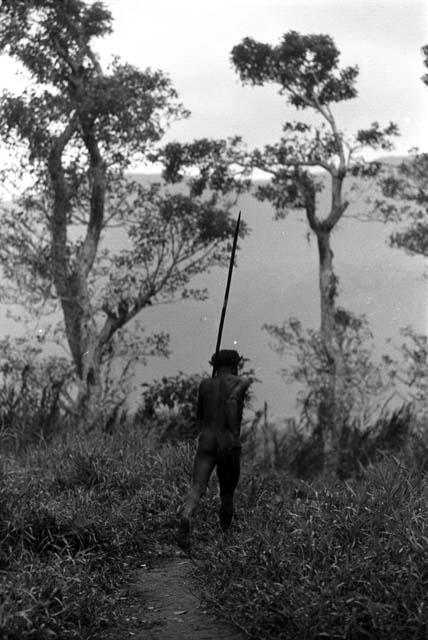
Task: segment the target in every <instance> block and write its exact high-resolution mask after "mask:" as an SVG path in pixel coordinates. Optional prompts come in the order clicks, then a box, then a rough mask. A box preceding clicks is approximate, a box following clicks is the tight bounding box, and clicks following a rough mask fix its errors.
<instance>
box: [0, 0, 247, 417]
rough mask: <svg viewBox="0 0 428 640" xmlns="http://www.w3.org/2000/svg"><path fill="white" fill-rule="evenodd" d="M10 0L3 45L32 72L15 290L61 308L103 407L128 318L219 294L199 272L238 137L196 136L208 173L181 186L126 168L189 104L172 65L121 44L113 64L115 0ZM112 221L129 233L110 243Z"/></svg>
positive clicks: (5, 226)
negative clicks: (159, 64) (106, 53)
mask: <svg viewBox="0 0 428 640" xmlns="http://www.w3.org/2000/svg"><path fill="white" fill-rule="evenodd" d="M0 11H1V15H2V23H1V27H0V50H1V51H3V52H4V53H6V54H8V55H9V56H11V57H12V58H14V59H15V60H17V61H18V62H19V63H20V64H21V65H22V66H23V68H24V70H25V72H26V73H27V75H28V76H29V79H30V82H29V88H28V89H27V90H26V91H24V92H23V93H22V94H21V95H18V96H16V95H11V94H8V93H6V92H3V94H2V96H1V100H0V121H1V124H0V135H1V137H2V138H3V140H4V142H5V143H6V144H7V145H9V147H10V148H12V147H13V148H18V149H20V150H23V153H22V158H20V159H21V173H20V176H22V175H23V174H26V175H27V176H28V175H30V176H31V177H32V183H31V184H30V186H29V187H28V188H27V189H26V190H25V191H24V193H22V194H21V197H19V198H18V199H17V201H16V202H15V203H14V205H13V206H12V207H4V208H3V211H2V218H3V219H2V225H1V227H2V230H1V235H2V237H1V240H3V242H1V243H0V244H1V246H2V249H1V251H0V263H1V264H2V266H3V267H4V271H5V275H6V276H7V277H8V278H9V281H10V286H8V287H5V293H6V294H7V296H8V300H9V301H11V302H17V301H19V302H23V303H24V305H26V306H27V308H28V310H29V311H30V312H31V313H42V312H47V313H53V312H55V311H57V310H58V308H60V309H61V312H62V315H63V319H64V323H63V328H64V335H65V336H66V338H67V341H68V346H69V349H70V353H71V357H72V359H73V363H74V366H75V370H76V374H77V379H78V380H79V384H80V387H81V389H80V395H79V397H80V400H81V406H82V408H85V407H87V408H89V407H90V406H91V402H90V399H91V397H93V396H96V395H98V396H99V395H100V388H101V380H100V368H101V364H102V362H103V361H104V360H105V357H106V353H108V352H109V350H110V343H111V341H112V340H113V337H114V336H115V334H116V333H117V332H119V331H120V330H121V329H122V328H123V327H125V325H127V324H128V323H130V322H131V321H132V320H133V319H134V318H135V317H136V316H137V315H138V314H139V313H140V312H141V311H142V310H143V309H145V308H146V307H147V306H149V305H152V304H156V303H158V302H165V301H166V300H167V301H172V300H175V299H178V298H180V297H189V296H193V297H196V298H200V297H203V296H204V295H205V294H206V292H205V291H199V290H196V289H193V288H192V287H191V286H190V281H191V279H192V277H193V276H194V275H196V274H198V273H200V272H202V271H205V270H207V269H209V268H210V267H211V266H213V265H222V264H223V263H224V260H225V254H226V252H227V249H228V244H229V237H230V235H231V229H232V224H231V221H230V218H229V216H230V209H231V206H232V204H233V202H234V200H235V198H236V192H237V191H239V190H240V189H241V187H240V185H239V181H238V180H235V178H234V177H233V175H232V174H231V173H230V172H229V170H228V168H227V167H226V166H223V167H222V169H221V170H220V169H219V168H214V169H213V171H214V172H212V171H211V168H212V167H213V163H214V162H215V159H216V158H217V157H218V156H219V154H221V153H223V152H224V150H225V144H226V143H224V141H210V140H202V141H197V142H195V143H193V144H192V145H188V146H187V147H186V151H185V158H184V156H183V161H184V163H185V164H186V168H188V167H189V166H192V167H194V168H195V169H196V173H197V174H200V177H199V178H196V177H195V178H194V179H192V180H191V181H190V183H186V182H183V185H182V187H183V188H182V189H181V190H180V191H179V192H177V191H175V192H171V191H168V190H167V189H166V188H165V187H164V185H161V184H160V183H159V184H150V181H149V184H141V182H139V181H138V180H133V179H132V178H130V177H129V176H125V171H126V170H128V169H129V167H130V165H131V164H132V163H135V162H142V161H144V162H146V163H147V161H149V162H151V161H153V160H156V159H161V157H163V156H162V154H161V153H160V151H159V149H158V143H159V141H160V139H161V138H162V136H163V134H164V133H165V130H166V127H167V126H168V125H169V123H170V122H171V120H173V119H175V118H185V117H187V116H188V112H187V111H186V110H185V109H184V108H183V107H182V105H181V103H180V102H179V100H178V96H177V93H176V91H175V89H174V87H173V86H172V84H171V81H170V80H169V78H168V77H167V76H166V75H165V74H164V73H162V72H161V71H153V70H151V69H146V70H145V71H140V70H139V69H136V68H135V67H133V66H131V65H129V64H126V63H123V62H121V61H120V60H119V59H117V58H114V59H113V60H112V61H111V64H110V66H109V67H108V68H107V69H106V70H104V69H102V68H101V65H100V62H99V60H98V58H97V55H96V53H95V51H94V49H93V41H94V39H96V38H97V37H101V36H105V35H107V34H108V33H110V32H111V29H112V16H111V14H110V13H109V11H108V10H107V9H106V8H105V7H104V6H103V5H102V4H101V3H98V2H93V3H89V4H88V3H86V2H83V1H82V0H68V1H67V2H66V3H57V2H53V1H52V0H31V1H30V2H27V0H19V1H18V2H16V3H9V2H7V3H4V4H3V5H2V8H1V10H0ZM226 147H227V144H226ZM172 148H173V149H174V150H175V151H174V153H175V152H176V151H177V149H178V148H179V145H178V144H175V145H174V144H173V145H172ZM207 171H208V172H211V173H210V176H209V179H208V180H207V174H206V172H207ZM166 173H168V171H166ZM169 173H170V172H169ZM213 190H214V191H213ZM111 228H115V229H119V231H118V232H117V236H118V239H119V242H118V244H119V246H117V243H116V246H115V247H112V243H111V242H110V244H109V241H108V237H109V236H108V230H109V229H111ZM242 231H243V232H244V227H243V229H242ZM158 342H159V341H158ZM155 343H156V337H153V339H152V347H153V345H154V344H155ZM159 344H160V342H159ZM158 354H159V355H161V354H165V350H164V349H162V348H161V349H160V350H159V351H158ZM143 355H144V352H143ZM98 399H99V397H98ZM88 410H89V409H88ZM92 414H94V411H92Z"/></svg>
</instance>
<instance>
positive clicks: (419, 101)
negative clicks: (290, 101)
mask: <svg viewBox="0 0 428 640" xmlns="http://www.w3.org/2000/svg"><path fill="white" fill-rule="evenodd" d="M105 4H106V5H107V6H108V7H109V8H110V10H111V12H112V14H113V17H114V32H113V34H112V35H111V36H109V37H108V38H106V39H105V40H103V41H100V42H99V43H98V44H97V48H98V50H99V51H100V53H101V55H102V60H103V61H104V62H106V61H107V59H108V58H109V57H110V56H111V55H112V54H118V55H120V56H121V57H122V58H123V59H125V60H126V61H128V62H131V63H133V64H135V65H137V66H139V67H141V68H145V67H148V66H149V67H152V68H159V69H162V70H163V71H165V72H166V73H168V74H169V75H170V77H171V79H172V81H173V83H174V85H175V87H176V88H177V90H178V92H179V94H180V97H181V99H182V101H183V103H184V105H185V106H186V107H187V108H188V109H190V111H191V112H192V115H191V117H190V118H189V119H188V120H187V121H182V122H181V123H176V124H174V126H173V128H172V130H171V131H170V132H169V134H168V138H169V139H171V138H175V139H179V140H182V141H185V140H190V139H193V138H197V137H201V136H209V137H211V136H212V137H225V136H230V135H235V134H240V135H242V136H243V138H244V139H245V140H246V141H247V142H248V144H249V146H250V147H252V146H255V145H257V146H260V145H263V144H266V143H272V142H274V141H276V140H277V139H278V137H279V134H280V131H281V124H282V123H283V122H284V121H285V120H292V119H294V118H295V117H296V115H297V114H296V112H295V111H294V110H293V109H292V108H290V107H287V106H286V104H285V101H284V98H282V97H280V96H278V94H277V89H276V88H275V87H274V86H271V87H258V88H251V87H242V85H241V84H240V82H239V79H238V77H237V75H236V74H235V72H234V70H233V69H232V66H231V63H230V51H231V49H232V47H233V46H234V45H235V44H237V43H239V42H240V41H241V40H242V38H244V37H245V36H251V37H253V38H255V39H259V40H262V41H265V42H270V43H272V44H275V43H277V42H278V41H279V39H280V37H281V35H282V34H283V33H285V32H286V31H288V30H290V29H294V30H297V31H299V32H301V33H325V34H329V35H330V36H332V37H333V39H334V40H335V42H336V44H337V46H338V47H339V49H340V51H341V52H342V57H341V63H342V64H344V65H348V64H358V65H359V68H360V76H359V80H358V91H359V96H358V98H357V99H355V100H351V101H349V102H347V103H344V104H342V105H338V106H336V108H335V113H336V116H337V119H338V123H339V126H340V127H341V128H343V129H344V130H345V131H347V132H348V133H352V132H353V131H355V130H356V129H358V128H359V127H362V126H366V125H368V124H370V123H371V122H372V121H373V120H378V121H379V122H380V123H381V124H383V123H385V124H387V123H388V122H389V121H390V120H393V121H395V122H397V123H398V125H399V127H400V130H401V132H402V137H401V139H399V140H398V142H397V145H396V152H397V153H400V154H401V153H406V152H407V151H408V150H409V149H410V148H411V147H414V146H418V147H419V148H421V149H422V150H427V149H428V87H426V86H425V85H424V84H423V83H422V82H421V80H420V78H421V75H422V74H423V73H424V71H426V69H425V68H424V66H423V64H422V55H421V51H420V49H421V47H422V46H423V45H424V44H428V2H427V0H216V2H208V0H180V1H177V0H156V1H152V2H148V1H147V0H106V1H105ZM12 72H13V67H12V65H11V63H10V61H8V60H5V59H4V58H3V59H0V76H1V77H2V82H3V86H6V87H10V88H13V87H14V86H16V85H15V81H14V78H13V76H12Z"/></svg>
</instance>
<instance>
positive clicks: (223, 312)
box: [212, 212, 241, 378]
mask: <svg viewBox="0 0 428 640" xmlns="http://www.w3.org/2000/svg"><path fill="white" fill-rule="evenodd" d="M240 222H241V212H239V215H238V220H237V222H236V228H235V235H234V238H233V245H232V253H231V255H230V262H229V273H228V274H227V283H226V291H225V294H224V301H223V308H222V310H221V316H220V326H219V328H218V334H217V344H216V347H215V355H216V356H217V354H218V352H219V351H220V345H221V337H222V334H223V326H224V319H225V317H226V309H227V302H228V300H229V291H230V283H231V282H232V272H233V265H234V263H235V253H236V246H237V244H238V234H239V223H240ZM214 363H215V359H214ZM215 372H216V368H215V364H213V374H212V377H213V378H214V376H215Z"/></svg>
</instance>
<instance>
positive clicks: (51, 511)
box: [0, 427, 428, 640]
mask: <svg viewBox="0 0 428 640" xmlns="http://www.w3.org/2000/svg"><path fill="white" fill-rule="evenodd" d="M191 459H192V447H189V446H188V445H184V444H180V445H177V446H171V445H163V446H162V448H158V449H156V448H154V447H153V446H152V445H148V443H147V440H146V438H145V437H144V435H143V433H142V432H139V431H138V429H136V428H130V427H129V428H126V427H123V428H122V429H121V430H119V431H117V432H115V433H114V434H112V435H110V436H108V435H100V434H94V433H93V434H91V435H89V436H85V437H83V436H79V435H78V434H75V435H69V436H67V437H57V438H55V439H53V441H52V442H51V443H50V444H49V445H43V444H39V445H37V446H32V447H30V448H29V449H28V450H27V453H26V454H21V455H19V456H12V455H10V456H8V457H5V456H3V458H2V459H1V462H2V469H1V482H0V514H1V519H0V593H1V595H0V637H1V638H4V639H5V640H18V639H19V640H30V639H31V640H39V639H40V640H42V639H43V640H49V639H52V640H54V639H56V638H58V639H61V640H68V639H71V638H79V639H80V638H82V639H86V640H89V639H93V640H96V639H101V638H107V637H115V636H114V635H111V634H112V633H113V634H114V629H115V628H118V627H120V626H121V625H122V624H123V620H121V616H123V613H121V612H123V607H121V603H120V600H121V597H122V596H123V593H124V589H125V587H126V584H127V583H128V582H129V581H130V580H131V576H132V572H133V570H134V569H135V568H136V567H138V566H139V564H142V563H145V564H147V565H148V566H151V565H153V564H154V563H156V562H158V561H159V560H162V559H164V558H167V557H170V556H172V555H173V554H174V553H175V551H176V547H175V531H176V524H177V513H178V511H179V509H180V506H181V503H182V499H183V496H184V494H185V491H186V489H187V484H188V480H189V477H190V472H191ZM427 497H428V482H427V479H426V476H424V474H423V473H422V472H416V471H415V470H412V467H411V466H410V467H408V466H405V464H404V463H403V462H400V460H398V459H397V458H392V457H390V458H385V459H383V460H381V461H379V462H377V463H376V464H373V465H371V466H369V467H368V468H367V469H366V470H364V471H362V472H361V477H360V478H359V480H358V481H356V480H355V481H349V482H347V483H343V482H339V481H332V480H329V479H322V478H320V479H318V480H317V481H314V482H312V483H308V482H303V481H299V480H296V479H294V478H292V477H291V476H289V475H287V474H286V473H285V472H282V471H278V470H276V471H275V470H265V471H263V469H261V468H260V466H258V467H255V466H254V465H253V464H252V463H251V462H250V461H248V460H247V461H246V460H245V459H244V464H243V473H242V478H241V482H240V487H239V491H238V494H237V514H236V521H235V524H234V527H233V529H232V531H231V533H230V534H229V535H228V536H227V537H224V536H223V535H222V534H221V533H220V530H219V526H218V523H217V514H216V510H217V504H218V498H217V495H216V481H215V480H213V482H212V484H211V487H210V489H209V491H208V494H207V497H206V498H205V499H204V501H203V502H202V504H201V506H200V508H199V510H198V513H197V514H196V517H195V525H194V541H195V542H194V548H193V559H194V561H195V566H196V577H197V580H198V582H199V585H200V588H201V590H202V593H203V597H204V598H205V599H206V600H207V601H208V602H210V603H211V604H212V606H213V607H214V608H215V610H216V611H217V612H219V613H221V615H222V617H224V618H226V619H228V620H230V621H232V622H234V623H235V624H237V625H238V626H239V627H240V628H241V629H243V630H244V631H245V633H246V635H247V636H248V637H249V638H263V639H266V640H269V639H271V638H290V637H291V638H293V640H299V639H303V638H304V639H305V640H309V639H315V638H317V639H318V638H345V639H357V638H373V639H376V640H382V639H383V638H385V639H386V638H388V640H394V639H397V640H398V639H399V640H405V639H406V638H414V639H418V638H421V639H422V638H425V637H426V636H427V634H428V602H427V595H426V594H427V593H428V560H427V558H428V503H427ZM109 634H110V635H109ZM126 636H127V634H126V633H125V634H123V637H126ZM118 637H119V636H118ZM120 637H122V635H121V636H120Z"/></svg>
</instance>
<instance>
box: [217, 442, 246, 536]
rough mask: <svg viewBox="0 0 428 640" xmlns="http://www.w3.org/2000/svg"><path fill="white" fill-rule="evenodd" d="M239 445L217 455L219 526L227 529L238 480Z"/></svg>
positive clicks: (231, 514)
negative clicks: (219, 504)
mask: <svg viewBox="0 0 428 640" xmlns="http://www.w3.org/2000/svg"><path fill="white" fill-rule="evenodd" d="M240 457H241V447H233V449H232V450H231V451H230V452H228V453H226V454H224V455H221V456H219V461H218V463H217V476H218V481H219V484H220V501H221V506H220V513H219V515H220V526H221V528H222V529H223V531H226V530H227V529H229V527H230V525H231V523H232V517H233V493H234V491H235V489H236V486H237V484H238V480H239V472H240Z"/></svg>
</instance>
